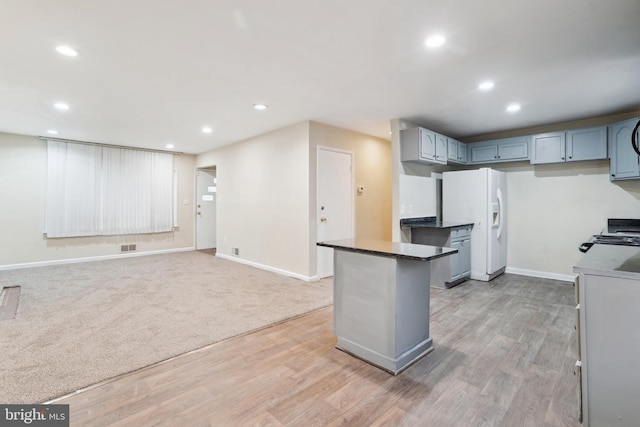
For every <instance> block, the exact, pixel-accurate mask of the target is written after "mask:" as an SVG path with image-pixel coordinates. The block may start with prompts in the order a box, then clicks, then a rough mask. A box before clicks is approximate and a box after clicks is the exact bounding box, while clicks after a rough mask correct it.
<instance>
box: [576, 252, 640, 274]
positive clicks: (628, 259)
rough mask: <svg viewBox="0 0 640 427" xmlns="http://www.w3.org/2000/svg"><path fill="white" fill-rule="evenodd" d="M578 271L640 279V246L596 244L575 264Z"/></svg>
mask: <svg viewBox="0 0 640 427" xmlns="http://www.w3.org/2000/svg"><path fill="white" fill-rule="evenodd" d="M573 271H574V272H576V273H585V274H595V275H598V276H609V277H621V278H626V279H640V247H638V246H622V245H599V244H595V245H593V246H592V247H591V249H589V250H588V251H587V253H586V254H584V256H583V257H582V258H580V260H579V261H578V262H577V263H576V265H575V266H573Z"/></svg>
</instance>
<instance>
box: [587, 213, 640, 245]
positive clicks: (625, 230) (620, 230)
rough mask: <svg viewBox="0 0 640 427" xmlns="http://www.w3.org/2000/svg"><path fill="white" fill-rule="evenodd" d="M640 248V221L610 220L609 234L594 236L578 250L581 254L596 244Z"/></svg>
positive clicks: (608, 224)
mask: <svg viewBox="0 0 640 427" xmlns="http://www.w3.org/2000/svg"><path fill="white" fill-rule="evenodd" d="M596 243H597V244H601V245H624V246H640V219H618V218H609V220H608V222H607V232H606V233H602V234H594V235H593V236H592V237H591V240H589V241H588V242H584V243H583V244H581V245H580V247H579V248H578V249H579V250H580V252H587V251H588V250H589V248H591V246H593V245H595V244H596Z"/></svg>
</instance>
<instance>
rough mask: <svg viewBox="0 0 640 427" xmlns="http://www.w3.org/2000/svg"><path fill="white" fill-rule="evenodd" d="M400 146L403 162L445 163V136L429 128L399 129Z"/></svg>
mask: <svg viewBox="0 0 640 427" xmlns="http://www.w3.org/2000/svg"><path fill="white" fill-rule="evenodd" d="M400 146H401V158H402V161H403V162H407V161H408V162H421V163H429V164H434V163H435V164H441V165H446V164H447V137H446V136H444V135H440V134H438V133H436V132H434V131H431V130H429V129H425V128H421V127H415V128H409V129H404V130H401V131H400Z"/></svg>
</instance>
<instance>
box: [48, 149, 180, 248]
mask: <svg viewBox="0 0 640 427" xmlns="http://www.w3.org/2000/svg"><path fill="white" fill-rule="evenodd" d="M173 181H174V180H173V154H170V153H160V152H152V151H143V150H136V149H128V148H118V147H106V146H98V145H89V144H80V143H71V142H64V141H52V140H49V141H47V201H46V233H47V237H50V238H55V237H72V236H100V235H116V234H141V233H162V232H167V231H171V230H173V224H174V218H173V215H174V206H173V199H174V193H173Z"/></svg>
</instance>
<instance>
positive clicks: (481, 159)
mask: <svg viewBox="0 0 640 427" xmlns="http://www.w3.org/2000/svg"><path fill="white" fill-rule="evenodd" d="M470 148H471V163H491V162H495V161H496V159H497V158H498V145H497V144H496V145H483V146H480V147H474V146H473V144H472V145H471V147H470Z"/></svg>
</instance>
